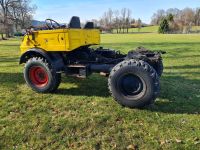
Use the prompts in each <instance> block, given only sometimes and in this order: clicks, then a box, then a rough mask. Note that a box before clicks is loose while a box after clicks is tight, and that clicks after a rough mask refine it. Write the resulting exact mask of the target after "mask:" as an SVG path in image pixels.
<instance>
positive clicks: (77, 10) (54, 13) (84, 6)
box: [32, 0, 200, 23]
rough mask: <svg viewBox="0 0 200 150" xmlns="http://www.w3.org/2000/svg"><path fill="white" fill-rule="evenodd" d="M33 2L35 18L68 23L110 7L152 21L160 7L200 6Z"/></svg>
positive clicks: (146, 1) (143, 0)
mask: <svg viewBox="0 0 200 150" xmlns="http://www.w3.org/2000/svg"><path fill="white" fill-rule="evenodd" d="M32 3H33V4H36V5H37V7H38V9H37V11H36V13H35V14H34V19H36V20H40V21H43V20H45V19H46V18H52V19H54V20H57V21H59V22H62V23H67V22H68V21H69V20H70V18H71V16H79V17H80V18H81V21H83V22H84V21H86V20H91V19H99V18H100V17H101V16H102V14H103V13H104V12H105V11H106V10H108V9H109V8H112V9H114V10H115V9H121V8H129V9H131V11H132V17H133V18H135V19H138V18H141V19H142V21H143V22H145V23H150V21H151V17H152V15H153V13H154V12H156V11H157V10H158V9H168V8H179V9H183V8H185V7H191V8H196V7H200V0H33V1H32Z"/></svg>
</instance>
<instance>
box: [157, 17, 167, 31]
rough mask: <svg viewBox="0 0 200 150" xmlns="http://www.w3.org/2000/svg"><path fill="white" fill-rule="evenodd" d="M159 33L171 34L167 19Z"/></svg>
mask: <svg viewBox="0 0 200 150" xmlns="http://www.w3.org/2000/svg"><path fill="white" fill-rule="evenodd" d="M158 32H159V33H162V34H164V33H168V32H169V23H168V20H167V19H166V18H164V19H162V21H161V23H160V26H159V30H158Z"/></svg>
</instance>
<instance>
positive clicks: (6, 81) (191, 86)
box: [0, 66, 200, 114]
mask: <svg viewBox="0 0 200 150" xmlns="http://www.w3.org/2000/svg"><path fill="white" fill-rule="evenodd" d="M186 67H187V66H186ZM190 67H191V66H190ZM191 73H192V72H191ZM65 82H66V83H72V84H74V85H75V88H60V89H58V91H57V92H56V93H55V94H56V95H72V96H88V97H91V96H98V97H103V98H106V97H110V94H109V92H108V89H107V78H104V77H100V76H99V75H96V74H95V75H92V76H91V77H89V78H88V79H85V80H80V79H74V78H69V77H64V78H63V83H65ZM0 83H1V84H3V85H4V86H7V87H8V88H9V87H11V86H12V85H15V84H25V81H24V79H23V74H22V73H0ZM161 86H162V87H161V88H162V89H161V94H160V97H159V98H158V100H157V101H156V103H155V105H152V106H149V107H146V108H145V109H146V110H149V111H153V112H163V113H170V114H183V113H186V114H199V113H200V111H199V108H200V101H199V99H200V94H199V89H200V80H197V79H196V80H195V79H193V80H190V79H186V78H184V77H180V76H178V75H177V74H174V73H167V74H164V76H163V77H162V79H161Z"/></svg>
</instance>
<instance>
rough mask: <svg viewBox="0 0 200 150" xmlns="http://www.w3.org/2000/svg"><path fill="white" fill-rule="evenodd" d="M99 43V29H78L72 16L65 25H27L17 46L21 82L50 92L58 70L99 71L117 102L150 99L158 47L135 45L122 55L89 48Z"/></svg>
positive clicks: (156, 87)
mask: <svg viewBox="0 0 200 150" xmlns="http://www.w3.org/2000/svg"><path fill="white" fill-rule="evenodd" d="M99 44H100V31H99V29H95V28H94V23H93V22H87V23H86V25H85V26H84V27H83V28H81V23H80V19H79V17H75V16H74V17H72V19H71V21H70V23H69V25H68V26H66V25H60V24H59V23H57V22H56V21H54V20H52V19H47V20H46V25H45V26H44V27H40V28H36V27H35V28H32V29H31V30H27V33H26V35H25V36H24V39H23V42H22V44H21V47H20V49H21V58H20V64H25V67H24V78H25V81H26V83H27V85H28V86H30V87H31V88H32V89H33V90H35V91H36V92H39V93H51V92H55V91H56V90H57V89H58V87H59V84H60V83H61V74H62V73H65V74H66V75H67V76H73V77H77V78H86V77H87V76H89V75H91V74H92V73H100V74H101V75H104V76H106V77H108V88H109V90H110V92H111V94H112V96H113V98H114V99H115V100H116V101H117V102H118V103H119V104H121V105H123V106H126V107H130V108H141V107H143V106H145V105H149V104H151V103H153V102H154V100H155V99H156V98H157V97H158V95H159V91H160V84H159V77H160V76H161V75H162V72H163V63H162V57H161V54H162V53H163V52H160V51H159V52H153V51H149V50H146V49H145V48H143V47H139V48H137V49H136V50H135V51H130V52H129V53H128V54H127V55H124V54H121V53H120V52H119V51H116V50H110V49H105V48H102V47H99V48H96V49H93V48H91V46H92V45H99ZM95 88H96V87H95ZM91 90H92V89H91Z"/></svg>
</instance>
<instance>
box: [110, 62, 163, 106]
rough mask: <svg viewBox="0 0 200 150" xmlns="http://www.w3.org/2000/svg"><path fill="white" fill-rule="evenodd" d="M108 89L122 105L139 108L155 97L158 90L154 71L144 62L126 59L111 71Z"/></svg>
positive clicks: (152, 100)
mask: <svg viewBox="0 0 200 150" xmlns="http://www.w3.org/2000/svg"><path fill="white" fill-rule="evenodd" d="M108 86H109V90H110V92H111V94H112V96H113V97H114V99H115V100H116V101H117V102H118V103H120V104H121V105H123V106H126V107H130V108H140V107H144V106H145V105H149V104H151V103H153V102H154V100H155V99H156V98H157V96H158V94H159V90H160V86H159V78H158V75H157V73H156V71H155V70H154V69H153V68H152V67H151V66H150V65H149V64H148V63H146V62H144V61H137V60H126V61H123V62H121V63H119V64H118V65H117V66H115V67H114V68H113V70H112V71H111V74H110V77H109V80H108Z"/></svg>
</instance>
